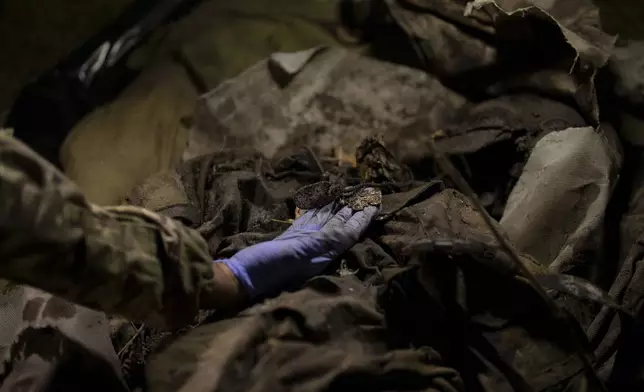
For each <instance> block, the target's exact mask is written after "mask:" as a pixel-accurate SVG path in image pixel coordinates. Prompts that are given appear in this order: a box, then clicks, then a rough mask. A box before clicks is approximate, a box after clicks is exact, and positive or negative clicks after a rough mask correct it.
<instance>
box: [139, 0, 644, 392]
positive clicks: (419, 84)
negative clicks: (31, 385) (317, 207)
mask: <svg viewBox="0 0 644 392" xmlns="http://www.w3.org/2000/svg"><path fill="white" fill-rule="evenodd" d="M371 3H373V5H375V6H374V7H373V8H372V9H369V10H368V12H367V14H369V17H368V18H366V19H365V20H360V21H358V22H360V23H354V27H355V28H356V30H358V31H360V30H363V31H364V32H365V33H364V36H365V37H368V38H371V39H373V42H372V49H373V53H372V54H373V56H374V57H376V58H380V59H381V60H383V59H384V60H387V61H388V62H383V61H378V60H375V59H369V58H366V57H360V56H358V55H356V54H352V53H349V52H346V51H343V50H340V49H330V48H315V49H312V50H310V51H306V52H301V53H296V54H283V53H278V54H275V55H273V56H271V57H270V58H268V59H267V60H266V61H263V62H261V63H258V64H257V65H256V66H254V67H252V68H251V69H249V70H248V71H246V72H245V73H243V74H242V75H240V76H239V77H238V78H235V79H233V80H230V81H228V82H226V83H224V84H222V85H221V86H220V87H218V88H217V89H215V90H213V91H212V92H211V93H209V94H206V95H205V96H204V97H202V98H201V99H200V101H199V103H198V109H197V113H196V117H195V120H196V121H195V126H194V127H193V129H192V130H191V135H190V143H189V146H188V149H187V150H186V151H185V153H184V157H185V160H186V162H185V163H184V164H183V165H181V166H180V167H178V168H177V169H176V170H173V171H170V172H166V173H162V174H160V175H158V176H154V177H152V178H151V179H150V180H148V181H146V182H145V183H144V184H142V185H141V186H140V187H138V188H137V189H136V190H135V191H134V192H133V193H132V194H131V195H130V202H131V203H133V204H137V205H142V206H145V207H147V208H149V209H152V210H155V211H158V212H161V213H162V214H165V215H167V216H170V217H173V218H176V219H179V220H180V221H182V222H184V223H185V224H186V225H188V226H192V227H194V228H196V229H197V230H199V232H200V233H201V234H202V236H203V237H204V238H205V239H206V240H207V241H208V246H209V250H210V254H211V255H212V257H213V258H215V257H225V256H227V255H230V254H232V253H234V252H235V251H236V250H238V249H241V248H243V247H245V246H248V245H250V244H253V243H256V242H259V241H264V240H268V239H270V238H273V236H275V235H276V234H277V233H278V232H280V231H281V230H283V228H284V227H283V224H284V223H283V221H284V220H287V219H289V218H291V217H292V216H293V211H292V208H293V206H292V200H291V197H292V195H293V193H294V191H295V190H296V189H297V188H298V187H299V186H301V185H304V184H307V183H311V182H313V181H317V180H319V179H322V178H325V179H328V178H329V177H331V178H332V179H334V180H338V179H339V180H342V179H344V180H346V179H347V178H353V179H356V178H358V179H359V178H360V170H359V169H358V170H356V169H353V168H346V167H344V165H343V164H342V163H343V159H342V155H343V152H349V153H350V152H352V151H353V150H354V149H355V148H356V147H357V146H358V144H359V143H360V142H361V141H362V140H363V139H364V138H365V137H367V136H373V135H374V134H378V133H381V134H382V137H383V139H384V143H385V145H387V146H388V147H389V148H390V149H391V151H392V152H393V155H395V156H397V157H398V158H399V160H400V162H401V163H402V164H404V165H408V167H409V168H410V170H411V172H413V174H414V176H415V178H416V180H418V181H419V182H420V183H422V184H424V185H421V186H414V187H411V186H408V187H407V188H405V189H400V190H401V192H399V193H396V194H390V195H387V196H385V199H384V203H383V213H384V214H385V215H386V214H387V213H390V216H387V219H386V220H385V221H382V222H379V223H377V224H375V225H374V227H373V230H372V232H370V233H369V235H368V236H367V238H366V239H365V240H363V241H362V242H361V243H359V244H357V245H356V246H355V247H354V248H353V249H352V250H351V251H350V252H349V253H348V254H347V255H346V257H344V258H343V260H341V261H340V262H339V265H337V266H335V268H334V269H331V270H330V271H328V272H329V276H328V277H322V278H317V279H314V280H313V281H312V282H310V283H309V285H308V286H307V287H306V288H304V289H303V290H300V291H295V292H293V293H288V294H284V295H282V296H280V297H278V298H276V299H274V300H271V301H269V302H267V303H264V304H258V305H256V306H255V307H252V308H250V309H249V310H247V311H245V312H243V313H241V314H240V315H238V316H235V317H233V318H227V319H225V320H221V321H215V322H213V323H211V324H209V325H202V326H200V327H198V328H196V329H194V330H193V331H191V332H189V333H188V334H187V335H185V336H183V337H180V338H176V337H175V338H173V340H174V342H173V343H172V344H170V345H169V346H167V347H166V346H165V345H163V346H164V347H158V348H159V349H160V348H164V350H160V352H159V353H158V354H157V355H155V356H154V358H152V359H151V361H150V362H149V366H148V369H147V376H148V377H147V385H148V386H149V388H150V389H151V390H168V391H170V390H173V391H174V390H181V389H182V388H183V389H184V390H190V391H192V390H228V389H239V390H249V389H251V388H253V387H256V388H258V389H261V390H267V391H268V390H270V391H278V390H302V391H315V390H327V389H335V388H340V389H341V388H342V387H343V386H344V385H360V386H361V387H362V388H363V389H376V388H383V389H385V390H428V389H429V390H437V391H454V390H456V391H459V390H468V391H469V390H482V391H484V390H495V391H504V390H508V391H509V390H517V391H531V390H543V391H551V390H552V391H556V390H574V391H594V390H600V389H598V387H597V386H596V384H594V383H592V378H593V377H589V376H591V375H589V373H588V372H586V371H584V370H583V369H582V366H581V363H580V361H579V356H578V354H579V352H576V351H575V350H573V347H572V346H571V340H570V339H569V336H567V335H566V332H565V331H566V328H567V327H566V326H565V325H562V320H561V319H560V318H558V317H555V315H553V314H551V313H549V312H548V311H547V309H545V308H544V307H543V303H540V302H539V300H538V298H536V296H535V293H534V288H533V287H530V286H529V285H526V284H525V282H524V281H522V280H521V279H517V277H516V276H515V271H514V270H513V267H512V264H511V263H510V262H509V260H507V257H505V256H504V254H503V252H499V251H498V248H497V244H496V242H495V241H494V240H493V239H492V238H491V237H490V234H489V232H488V230H487V228H486V227H485V226H484V225H483V224H482V222H481V220H480V217H479V216H478V215H477V213H475V212H474V211H473V210H472V207H471V205H470V204H469V201H468V200H467V199H466V198H465V197H464V196H463V195H461V194H460V193H458V192H456V191H454V190H450V189H447V190H441V189H442V188H441V185H440V183H435V182H431V181H430V180H432V179H434V178H436V177H437V176H440V175H441V173H440V172H439V171H438V170H437V169H436V167H435V162H434V159H433V156H432V155H431V153H430V152H429V150H428V140H429V138H432V139H434V140H435V141H436V144H437V146H438V148H439V149H441V150H442V151H444V152H446V153H447V154H448V155H450V156H452V157H453V159H454V161H455V163H457V164H458V165H459V167H460V168H461V169H462V171H463V173H464V174H465V175H466V177H467V178H468V180H470V181H471V183H472V185H473V187H474V189H475V191H476V193H477V194H478V195H479V197H480V198H481V200H482V202H483V204H484V205H485V206H486V207H487V209H488V210H489V211H490V213H491V214H492V215H493V216H495V217H497V218H498V219H501V226H502V227H503V228H504V229H505V230H506V231H507V235H508V237H509V238H511V239H512V240H513V241H514V242H515V244H516V245H517V247H518V249H519V250H520V251H521V252H522V253H523V257H524V258H525V260H526V262H528V263H529V264H530V265H532V266H533V268H534V270H535V272H539V273H543V274H547V272H548V270H550V272H557V273H559V272H565V273H571V274H578V275H580V276H582V277H585V278H587V279H590V280H597V279H598V275H599V274H600V272H597V271H601V270H603V269H602V268H601V266H599V268H598V265H597V260H600V259H601V251H600V250H601V249H600V248H601V245H602V244H601V243H602V241H601V236H602V225H603V223H604V210H605V209H606V206H607V204H608V200H609V198H610V195H611V193H612V190H613V189H614V186H615V184H616V181H617V177H618V173H619V172H620V167H621V161H622V153H621V150H620V147H619V142H618V141H617V138H616V135H615V133H614V130H613V129H612V128H611V127H610V126H609V125H601V126H600V123H601V121H600V120H601V118H600V117H601V106H600V100H598V99H597V95H596V87H595V76H596V74H597V72H598V70H599V69H600V68H602V67H603V66H604V65H606V63H607V62H608V59H609V56H610V54H611V50H612V45H613V43H614V40H613V38H611V37H608V36H606V35H604V34H603V33H602V32H601V30H600V29H599V27H598V26H599V20H598V15H597V12H596V10H595V9H594V8H593V7H592V6H591V5H590V4H589V3H588V2H586V1H581V0H579V1H575V2H563V1H535V2H533V3H534V4H536V6H537V7H534V6H532V5H530V4H528V3H522V2H517V1H512V2H510V1H499V2H497V3H496V4H494V3H493V2H491V1H476V2H472V3H466V2H460V1H458V2H450V3H448V2H440V3H435V2H428V1H427V2H426V1H421V0H416V1H411V0H409V1H393V0H391V1H384V2H370V4H371ZM392 31H393V32H395V33H396V34H393V35H391V36H389V38H388V39H384V37H383V36H384V35H385V33H390V32H392ZM403 52H406V53H403ZM410 58H412V59H414V61H410V60H409V59H410ZM419 58H420V59H421V61H418V59H419ZM395 62H398V63H404V64H406V65H408V66H410V67H408V66H404V65H402V66H401V65H398V64H392V63H395ZM414 67H416V69H415V68H414ZM417 68H420V69H417ZM301 145H309V146H311V149H309V150H303V151H301V150H299V149H296V148H295V147H297V146H301ZM339 146H341V147H342V150H343V151H338V150H339V148H338V147H339ZM570 146H573V147H574V148H569V147H570ZM248 150H250V151H248ZM217 151H219V152H217ZM255 151H261V154H259V153H257V152H255ZM567 162H570V163H573V166H569V165H567ZM349 166H351V165H349ZM559 167H566V170H568V171H566V172H561V171H555V170H554V168H559ZM440 178H442V179H444V180H445V183H446V184H445V185H446V186H448V187H449V185H450V184H449V179H445V178H443V177H440ZM403 188H404V187H403ZM536 190H544V192H543V198H541V199H538V202H536V203H535V200H534V198H535V196H538V195H536ZM560 201H565V202H566V205H568V206H570V209H571V210H572V211H566V212H567V213H566V214H563V213H561V214H559V213H557V212H556V211H553V210H550V209H547V208H546V207H544V206H547V205H548V204H556V203H559V202H560ZM524 211H525V212H527V213H530V214H532V216H534V218H533V219H527V220H522V219H521V213H522V212H524ZM569 213H572V214H573V215H568V214H569ZM544 214H545V215H544ZM539 216H544V217H547V219H545V218H544V219H539ZM568 216H570V219H569V221H567V222H566V225H565V229H564V230H561V229H560V222H561V221H560V220H559V219H564V220H565V219H567V217H568ZM557 230H558V231H557ZM638 254H639V253H636V252H633V253H632V254H631V256H630V258H629V259H628V260H627V261H626V262H625V263H624V264H623V265H624V269H623V270H622V272H621V273H620V274H619V276H620V279H618V282H619V283H616V287H614V289H613V290H612V292H611V294H613V296H614V297H615V298H616V299H617V300H618V301H620V302H622V303H624V304H626V305H629V304H637V303H639V302H638V298H639V297H638V296H637V292H638V291H637V289H636V287H637V281H638V279H637V276H638V275H637V271H638V270H637V268H636V266H637V260H638ZM609 269H610V268H607V270H609ZM338 275H339V276H340V277H338ZM347 275H348V276H347ZM602 279H605V276H602ZM631 282H633V283H631ZM617 286H619V287H617ZM619 293H627V294H628V295H630V296H631V297H628V298H630V299H628V302H627V303H625V302H624V301H623V299H624V300H625V298H627V296H621V295H622V294H619ZM551 294H552V295H553V296H554V297H555V298H556V299H557V301H558V302H559V303H560V305H561V306H564V307H565V308H567V309H569V310H570V313H571V314H572V315H573V316H574V318H575V320H576V322H577V323H578V324H579V325H581V326H582V327H583V328H586V327H588V328H589V329H588V335H589V336H590V337H591V338H592V341H591V344H592V345H589V346H584V347H585V348H583V349H582V351H583V353H582V354H585V355H590V353H591V351H592V350H595V354H596V359H597V360H598V362H599V365H600V367H601V372H600V377H601V379H602V380H603V381H604V382H608V383H609V385H610V386H611V387H614V388H615V390H626V388H633V387H636V386H637V385H639V384H638V383H639V382H640V378H641V372H640V373H638V372H637V369H638V364H640V363H642V362H639V361H634V362H630V363H627V361H625V360H624V359H623V358H625V357H627V356H628V355H629V354H630V352H629V351H628V348H629V346H628V343H624V342H619V344H617V338H616V337H618V336H621V335H622V334H623V333H626V335H625V336H630V337H632V336H633V335H634V333H633V332H632V331H630V330H628V329H629V328H630V324H628V323H627V324H628V328H622V325H621V324H620V320H618V319H617V318H616V317H614V314H615V313H614V310H613V308H614V306H613V307H612V308H611V307H608V306H607V307H606V308H605V309H603V310H601V311H599V309H598V308H599V306H598V305H597V304H596V303H589V302H588V301H580V300H579V299H577V298H575V297H574V296H573V297H572V298H571V297H570V296H568V295H565V294H561V293H558V294H557V293H554V292H552V293H551ZM629 310H630V311H631V313H633V312H637V311H638V310H639V309H638V307H637V306H636V305H631V306H629ZM598 311H599V312H600V313H599V315H600V317H596V316H597V315H598ZM214 319H215V320H216V319H217V317H214ZM211 321H212V320H211ZM611 322H612V324H610V325H609V328H605V327H603V325H606V323H611ZM624 330H626V331H625V332H624ZM568 333H570V331H569V332H568ZM576 333H577V335H576V336H578V337H580V338H581V340H583V339H584V338H585V337H584V336H583V334H582V333H579V331H577V332H576ZM177 358H182V360H181V361H177ZM432 388H433V389H432ZM620 388H621V389H620Z"/></svg>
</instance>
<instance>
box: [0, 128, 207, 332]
mask: <svg viewBox="0 0 644 392" xmlns="http://www.w3.org/2000/svg"><path fill="white" fill-rule="evenodd" d="M0 164H1V166H0V193H1V194H2V198H3V203H2V205H1V206H0V222H2V229H1V231H0V232H1V233H2V243H1V244H0V259H1V260H2V262H1V263H0V276H2V277H3V278H4V279H7V280H10V281H12V282H15V283H19V284H26V285H30V286H34V287H38V288H40V289H43V290H46V291H48V292H50V293H52V294H55V295H59V296H61V297H62V298H65V299H67V300H70V301H72V302H74V303H77V304H80V305H84V306H87V307H89V308H92V309H98V310H101V311H104V312H107V313H109V314H119V315H122V316H124V317H127V318H129V319H133V320H140V321H144V322H146V323H150V324H152V325H157V326H168V325H177V324H179V325H181V323H185V322H189V321H191V320H192V319H193V317H194V316H195V314H196V312H197V310H198V309H199V307H200V303H201V302H202V301H203V299H204V298H210V297H212V296H213V293H212V289H213V288H212V286H213V284H212V269H211V259H210V257H209V255H208V252H207V247H206V244H205V243H204V241H203V239H202V238H201V237H200V236H199V234H198V233H195V232H194V231H192V230H190V229H187V228H185V227H183V226H181V225H180V224H179V223H177V222H174V221H172V220H170V219H168V218H164V217H162V216H159V215H157V214H153V213H150V212H148V211H145V210H143V209H140V208H135V207H114V208H99V207H96V206H93V205H91V204H88V203H87V202H86V201H85V200H84V198H83V196H82V194H81V193H80V191H79V190H78V189H77V188H76V186H75V185H74V184H73V183H72V182H71V181H69V180H68V179H66V178H65V177H64V176H63V175H62V174H61V173H60V172H58V171H57V170H56V169H54V168H53V167H52V166H51V165H50V164H48V163H47V162H46V161H44V160H43V159H42V158H40V157H38V156H37V155H36V154H35V153H33V152H32V151H31V150H29V148H27V147H26V146H24V145H23V144H21V143H20V142H18V141H17V140H15V139H13V138H11V137H9V136H5V135H0ZM33 249H37V250H38V251H33Z"/></svg>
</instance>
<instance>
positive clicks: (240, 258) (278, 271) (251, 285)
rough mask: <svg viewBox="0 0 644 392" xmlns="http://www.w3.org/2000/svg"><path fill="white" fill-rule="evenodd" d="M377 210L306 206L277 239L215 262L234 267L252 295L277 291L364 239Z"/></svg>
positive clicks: (320, 267)
mask: <svg viewBox="0 0 644 392" xmlns="http://www.w3.org/2000/svg"><path fill="white" fill-rule="evenodd" d="M377 214H378V208H377V207H373V206H370V207H367V208H365V209H364V210H362V211H358V212H355V213H354V211H353V210H352V209H351V208H350V207H342V208H338V206H337V205H336V204H329V205H328V206H325V207H322V208H320V209H316V210H309V211H307V212H306V213H304V214H303V215H302V216H300V217H299V218H298V219H296V220H295V222H293V224H292V225H291V226H290V227H289V228H288V229H287V230H286V231H285V232H284V233H283V234H282V235H280V236H279V237H277V238H275V239H274V240H272V241H267V242H263V243H260V244H256V245H253V246H250V247H248V248H246V249H243V250H241V251H239V252H237V253H236V254H235V255H234V256H233V257H231V258H230V259H226V260H218V261H216V262H221V263H224V264H226V265H227V266H228V268H230V270H231V271H232V272H233V274H234V275H235V276H236V277H237V279H239V281H240V282H241V283H242V285H243V286H244V287H245V288H246V291H247V292H248V295H249V296H250V298H251V299H252V298H256V297H259V296H263V295H267V294H272V293H274V292H277V291H278V290H281V289H283V288H284V287H285V286H287V285H290V284H293V283H296V282H298V281H300V280H304V279H308V278H311V277H313V276H315V275H317V274H319V273H321V272H322V271H323V270H324V268H325V267H326V266H327V265H328V264H329V263H330V262H331V261H333V259H335V258H336V257H337V256H339V255H340V254H342V253H344V252H346V251H347V250H348V249H349V248H351V247H352V246H353V245H354V244H355V243H356V242H357V241H358V240H359V239H360V236H361V235H362V234H363V233H364V232H365V230H367V227H369V224H370V223H371V221H372V220H373V219H374V218H375V217H376V215H377Z"/></svg>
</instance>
